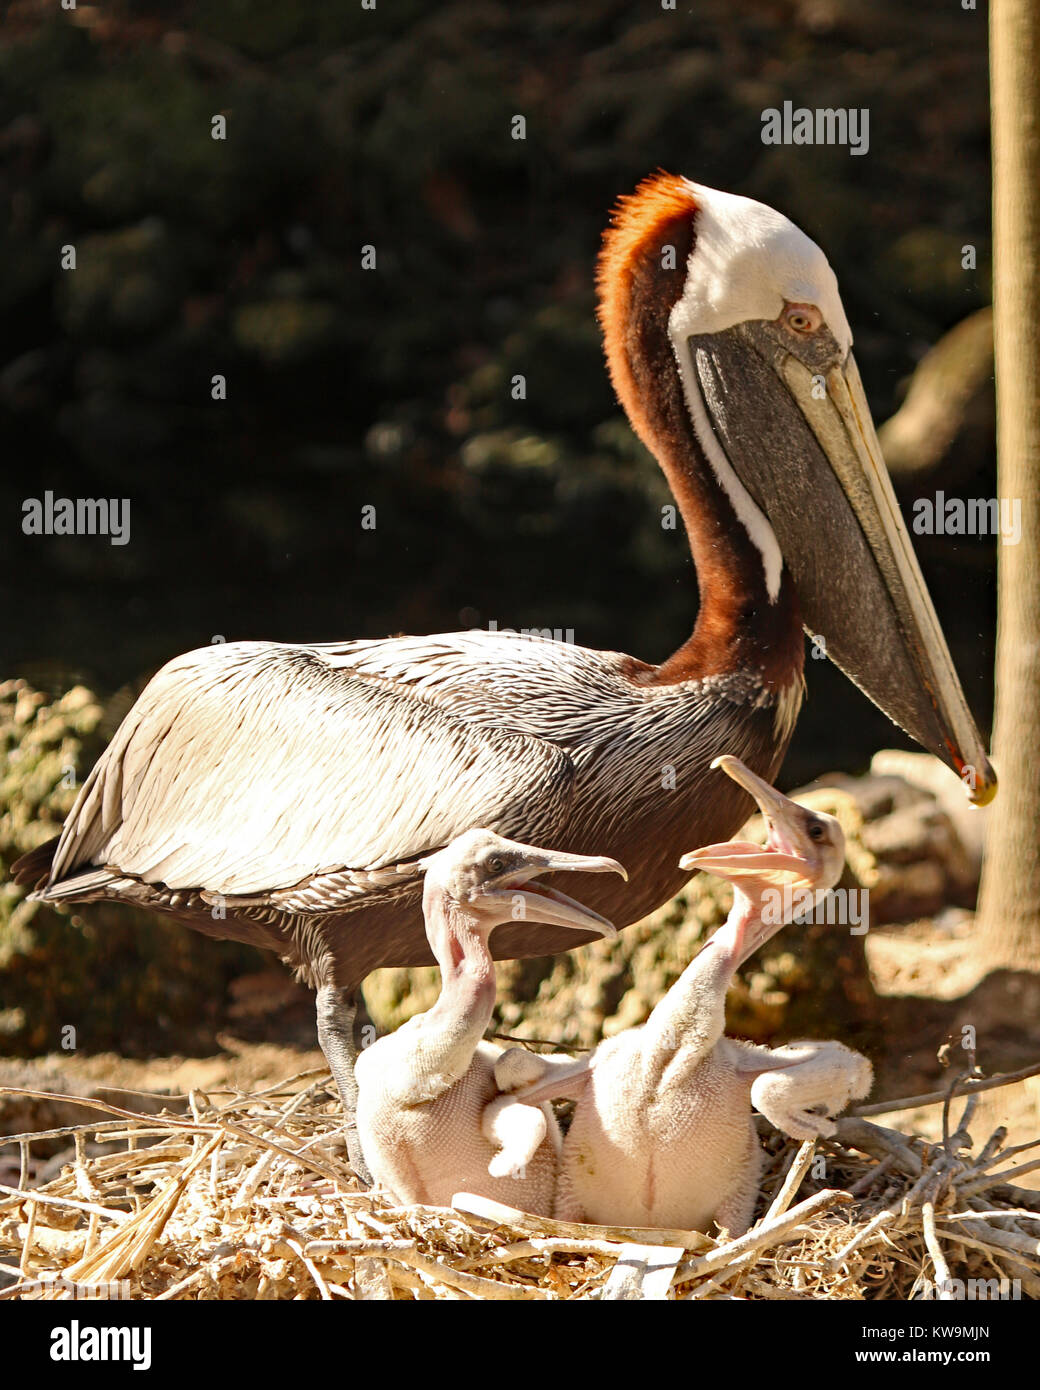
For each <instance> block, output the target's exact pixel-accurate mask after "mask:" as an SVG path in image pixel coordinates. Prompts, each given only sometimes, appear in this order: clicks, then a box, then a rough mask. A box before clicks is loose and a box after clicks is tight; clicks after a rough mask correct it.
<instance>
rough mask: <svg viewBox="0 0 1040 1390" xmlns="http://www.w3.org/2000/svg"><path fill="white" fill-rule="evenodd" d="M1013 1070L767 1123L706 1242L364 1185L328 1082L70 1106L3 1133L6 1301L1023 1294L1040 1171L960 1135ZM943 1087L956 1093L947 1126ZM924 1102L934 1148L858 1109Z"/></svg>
mask: <svg viewBox="0 0 1040 1390" xmlns="http://www.w3.org/2000/svg"><path fill="white" fill-rule="evenodd" d="M1038 1071H1040V1067H1033V1068H1027V1069H1025V1073H1016V1077H1017V1076H1020V1075H1022V1074H1026V1073H1028V1074H1035V1073H1037V1072H1038ZM1011 1079H1015V1078H1011V1077H1003V1078H996V1079H993V1080H990V1081H979V1080H974V1079H972V1078H970V1077H967V1076H966V1074H962V1076H961V1077H959V1078H955V1079H954V1083H953V1084H952V1085H951V1086H950V1087H949V1089H948V1093H947V1094H946V1095H945V1096H942V1095H938V1094H936V1095H932V1096H926V1097H912V1098H909V1099H908V1100H904V1101H901V1102H893V1103H892V1104H890V1105H880V1106H879V1105H874V1106H863V1107H860V1113H859V1114H855V1115H852V1116H848V1117H846V1118H844V1119H842V1120H841V1121H840V1122H839V1126H838V1133H837V1136H836V1137H835V1139H833V1140H818V1141H813V1142H809V1143H805V1144H802V1145H800V1146H799V1145H796V1144H794V1143H792V1142H788V1141H785V1140H784V1138H783V1136H781V1135H779V1134H777V1133H775V1132H774V1131H772V1130H769V1129H768V1127H766V1126H765V1124H764V1122H762V1123H763V1137H764V1142H765V1145H766V1148H767V1150H768V1151H769V1154H770V1163H769V1168H768V1174H767V1177H766V1180H765V1183H764V1186H763V1198H762V1203H761V1205H760V1209H759V1214H758V1219H757V1221H756V1224H755V1225H754V1227H753V1228H752V1230H751V1231H750V1232H749V1233H748V1234H747V1235H745V1236H743V1237H741V1238H740V1239H737V1240H729V1239H727V1238H726V1237H725V1236H723V1238H722V1239H721V1240H719V1241H715V1240H712V1239H710V1238H708V1237H706V1236H703V1235H701V1234H699V1233H698V1232H690V1231H664V1230H643V1229H638V1230H634V1229H620V1228H614V1227H603V1226H585V1225H573V1224H568V1223H566V1222H559V1221H552V1220H548V1219H546V1218H542V1217H533V1216H528V1215H526V1214H524V1213H522V1212H519V1211H516V1210H514V1209H512V1208H509V1207H503V1206H500V1205H498V1204H497V1203H491V1202H488V1201H487V1200H484V1199H481V1198H477V1197H473V1196H469V1195H466V1194H460V1195H459V1196H458V1197H457V1198H456V1201H455V1204H454V1206H453V1207H452V1208H435V1207H423V1206H409V1207H401V1206H397V1205H395V1204H394V1203H393V1202H392V1201H390V1200H389V1199H388V1198H387V1197H386V1196H385V1195H384V1194H382V1193H378V1192H366V1191H360V1190H359V1188H358V1185H357V1183H356V1181H355V1180H354V1178H353V1175H352V1174H351V1172H350V1169H349V1168H348V1166H347V1163H346V1159H345V1154H344V1149H343V1144H342V1140H341V1137H340V1134H339V1132H338V1129H337V1113H336V1108H335V1107H334V1106H332V1105H331V1104H330V1101H329V1098H328V1095H327V1093H326V1087H327V1084H328V1078H327V1074H321V1073H317V1072H309V1073H303V1074H300V1075H298V1076H296V1077H292V1078H290V1079H289V1080H287V1081H285V1082H283V1083H280V1084H279V1085H277V1086H273V1087H270V1088H267V1089H265V1090H259V1091H256V1092H254V1093H250V1094H242V1093H234V1094H232V1093H228V1092H223V1093H220V1095H219V1096H218V1095H217V1094H216V1093H214V1095H213V1096H208V1095H204V1094H202V1093H200V1092H194V1093H193V1094H192V1095H191V1096H190V1097H185V1098H183V1099H184V1100H185V1101H186V1104H185V1105H184V1106H183V1108H182V1110H181V1113H172V1112H170V1111H164V1112H163V1113H162V1114H160V1115H158V1116H157V1115H154V1114H144V1113H138V1112H136V1111H134V1110H131V1109H123V1108H121V1107H119V1106H115V1105H109V1104H106V1103H105V1102H103V1101H100V1100H96V1099H87V1100H81V1101H79V1103H81V1104H83V1105H84V1106H86V1107H88V1111H85V1114H86V1113H88V1112H89V1110H93V1111H95V1112H100V1114H99V1115H97V1117H92V1118H91V1119H90V1121H89V1122H88V1123H84V1124H82V1125H76V1126H66V1127H63V1128H60V1129H52V1130H43V1131H38V1132H33V1133H27V1134H20V1135H13V1136H10V1137H8V1138H5V1139H2V1140H0V1164H4V1163H6V1164H7V1166H8V1169H9V1171H6V1172H5V1173H4V1176H5V1177H7V1178H9V1179H11V1181H9V1182H7V1183H4V1184H0V1282H2V1283H3V1284H4V1285H6V1287H4V1288H3V1292H0V1298H7V1299H12V1298H14V1299H18V1298H23V1299H24V1298H42V1299H68V1298H83V1297H91V1296H93V1297H97V1296H102V1297H128V1298H146V1299H337V1298H351V1299H352V1298H365V1299H373V1298H375V1299H534V1300H542V1299H571V1298H584V1299H591V1298H658V1299H660V1298H677V1299H681V1298H708V1299H712V1298H741V1299H751V1300H755V1299H778V1298H779V1299H805V1298H817V1299H818V1298H832V1299H852V1300H862V1299H874V1298H880V1299H908V1298H921V1297H939V1296H941V1293H940V1290H941V1291H942V1294H945V1296H946V1297H956V1296H964V1291H963V1288H962V1289H961V1290H960V1292H959V1294H958V1286H957V1284H956V1283H955V1282H952V1283H951V1282H950V1281H957V1280H960V1281H964V1283H965V1284H967V1281H969V1280H986V1281H993V1280H1005V1279H1006V1280H1008V1281H1014V1280H1018V1281H1020V1283H1019V1285H1018V1286H1017V1289H1018V1290H1020V1292H1019V1293H1018V1294H1017V1296H1021V1297H1024V1298H1036V1297H1037V1296H1040V1193H1038V1192H1033V1191H1027V1190H1025V1189H1023V1188H1017V1187H1014V1186H1012V1185H1011V1183H1010V1181H1009V1180H1011V1179H1014V1178H1016V1177H1018V1176H1020V1175H1021V1174H1023V1173H1024V1172H1025V1171H1027V1170H1028V1169H1030V1168H1037V1167H1040V1160H1034V1161H1032V1162H1025V1163H1019V1164H1017V1165H1016V1164H1015V1163H1014V1160H1015V1157H1016V1156H1017V1154H1018V1153H1019V1152H1020V1151H1021V1150H1022V1149H1026V1148H1033V1147H1036V1145H1019V1146H1017V1148H1012V1149H1004V1148H1003V1143H1004V1137H1005V1136H1004V1132H1003V1131H1002V1130H998V1131H997V1132H996V1133H995V1134H994V1135H992V1136H991V1137H990V1138H989V1139H988V1140H987V1141H986V1142H985V1143H984V1144H983V1145H982V1147H981V1148H980V1149H978V1150H977V1151H975V1152H973V1150H974V1148H975V1146H974V1145H973V1144H972V1141H971V1139H970V1137H969V1135H968V1124H969V1122H970V1119H971V1112H972V1110H973V1107H974V1105H975V1099H974V1095H973V1094H970V1093H972V1092H975V1091H978V1090H983V1089H989V1088H990V1087H992V1086H994V1085H1000V1084H1006V1083H1007V1082H1008V1081H1009V1080H1011ZM955 1090H956V1091H957V1093H958V1094H967V1095H968V1099H967V1104H966V1106H965V1112H964V1114H963V1116H962V1118H961V1120H960V1123H959V1124H958V1125H957V1127H956V1128H955V1129H954V1128H953V1127H952V1122H951V1121H950V1118H949V1116H950V1108H951V1104H950V1102H951V1098H952V1095H953V1093H954V1091H955ZM7 1093H9V1094H10V1093H13V1088H7ZM19 1093H20V1094H22V1095H23V1096H32V1095H35V1096H38V1097H41V1098H49V1093H45V1092H31V1091H21V1092H19ZM62 1099H63V1100H65V1101H71V1100H74V1099H75V1098H73V1097H63V1098H62ZM170 1099H171V1103H172V1102H173V1098H170ZM937 1101H943V1102H944V1105H943V1119H944V1124H943V1131H944V1133H943V1139H942V1140H941V1141H940V1142H934V1143H931V1142H928V1141H925V1140H923V1139H921V1138H919V1137H913V1136H907V1135H904V1134H902V1133H899V1132H897V1131H895V1130H893V1129H887V1128H882V1127H881V1126H879V1125H877V1124H875V1123H874V1122H873V1121H872V1120H868V1119H866V1118H864V1115H865V1113H879V1112H882V1111H885V1110H894V1109H896V1108H897V1106H899V1107H902V1106H906V1105H920V1104H926V1103H930V1102H937ZM1036 1144H1040V1140H1038V1141H1036ZM55 1145H57V1147H58V1153H57V1154H56V1155H55V1156H53V1157H51V1158H50V1159H49V1160H46V1159H41V1158H40V1157H39V1155H40V1154H41V1152H43V1151H46V1150H47V1149H48V1148H49V1149H50V1150H51V1152H52V1154H53V1153H54V1148H55ZM1009 1165H1011V1166H1009ZM55 1173H56V1174H57V1175H56V1176H52V1175H53V1174H55ZM987 1288H989V1289H992V1290H994V1292H992V1293H990V1294H989V1296H991V1297H992V1296H997V1295H996V1293H995V1290H996V1288H997V1285H995V1284H991V1283H987ZM1003 1288H1004V1289H1005V1290H1007V1291H1006V1292H1004V1293H1003V1296H1004V1297H1009V1296H1016V1286H1015V1285H1014V1283H1009V1284H1008V1285H1005V1286H1003ZM968 1296H969V1297H970V1296H972V1295H971V1294H970V1293H969V1295H968ZM976 1296H978V1295H976ZM981 1296H986V1295H985V1293H983V1294H982V1295H981Z"/></svg>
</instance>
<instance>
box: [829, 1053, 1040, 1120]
mask: <svg viewBox="0 0 1040 1390" xmlns="http://www.w3.org/2000/svg"><path fill="white" fill-rule="evenodd" d="M1030 1076H1040V1062H1034V1063H1033V1064H1032V1065H1031V1066H1028V1067H1022V1068H1021V1070H1020V1071H1009V1072H1004V1073H1002V1074H1001V1075H1000V1076H990V1077H988V1078H986V1079H985V1080H983V1081H965V1082H964V1083H963V1084H962V1085H959V1086H958V1087H957V1088H956V1091H955V1094H956V1095H959V1096H968V1095H975V1094H977V1093H978V1092H980V1091H992V1090H995V1089H996V1088H997V1087H998V1086H1011V1085H1013V1084H1014V1083H1015V1082H1016V1081H1025V1080H1026V1078H1027V1077H1030ZM946 1094H947V1093H946V1091H945V1090H942V1091H928V1092H927V1093H926V1094H925V1095H923V1096H903V1097H902V1098H901V1099H899V1100H879V1101H874V1102H873V1103H872V1104H870V1105H857V1106H856V1107H855V1108H854V1109H852V1110H850V1111H849V1115H850V1116H862V1115H888V1114H891V1112H892V1111H893V1110H916V1109H917V1107H918V1106H920V1105H938V1104H939V1102H940V1101H944V1100H945V1099H946Z"/></svg>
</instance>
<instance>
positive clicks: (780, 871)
mask: <svg viewBox="0 0 1040 1390" xmlns="http://www.w3.org/2000/svg"><path fill="white" fill-rule="evenodd" d="M712 767H717V768H721V769H722V771H723V772H725V773H726V774H727V775H728V776H729V777H732V778H733V780H734V782H737V783H738V784H739V785H740V786H742V787H743V788H744V789H745V791H747V792H750V794H751V795H752V796H753V797H754V798H755V801H756V802H757V803H758V809H759V810H760V811H761V812H762V815H763V816H764V817H765V822H766V825H767V827H768V831H769V833H768V835H767V837H766V842H765V845H764V846H762V845H753V844H750V843H747V842H745V841H742V840H730V841H728V842H727V843H726V844H721V845H705V846H704V847H703V848H702V849H695V850H693V851H692V853H690V854H684V855H683V857H682V859H680V860H679V867H680V868H682V869H688V870H691V871H692V870H694V869H701V870H703V871H704V872H706V873H711V874H716V875H717V876H718V877H719V878H726V879H729V880H730V881H731V882H732V883H733V884H734V885H735V886H737V887H740V888H741V889H742V890H743V891H744V892H745V893H746V894H748V895H749V896H750V894H751V892H752V891H753V888H754V887H757V886H761V887H776V886H779V885H784V884H786V885H789V886H790V887H791V888H792V889H797V890H802V889H805V890H808V891H809V892H813V893H817V892H822V891H825V890H826V889H828V888H833V887H834V885H835V884H836V883H837V882H838V879H839V878H841V873H842V869H843V868H844V866H845V835H844V832H843V831H842V828H841V826H840V825H839V824H838V821H837V820H836V819H835V818H834V816H828V815H825V814H824V813H823V812H821V811H810V810H809V809H808V808H807V807H805V806H799V805H798V803H797V802H796V801H792V800H791V799H790V797H787V796H783V795H782V794H781V793H780V792H778V791H776V790H775V788H773V787H771V786H770V785H769V783H768V782H765V781H763V780H762V778H761V777H758V776H756V774H755V773H753V772H752V771H751V769H750V768H748V767H745V766H744V764H743V763H742V762H741V761H740V759H739V758H734V757H732V756H731V755H729V754H724V755H723V756H722V757H720V758H716V759H715V761H714V762H713V763H712Z"/></svg>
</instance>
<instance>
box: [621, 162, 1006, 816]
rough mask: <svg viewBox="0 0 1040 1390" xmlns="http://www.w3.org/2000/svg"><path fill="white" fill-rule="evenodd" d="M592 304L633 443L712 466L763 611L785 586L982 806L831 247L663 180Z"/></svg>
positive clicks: (811, 623)
mask: <svg viewBox="0 0 1040 1390" xmlns="http://www.w3.org/2000/svg"><path fill="white" fill-rule="evenodd" d="M599 294H600V306H599V307H600V319H601V322H602V325H603V331H604V339H605V345H606V350H607V359H608V363H609V365H610V371H611V376H612V379H613V381H614V386H615V389H616V390H617V393H618V396H619V398H620V400H621V402H622V404H623V405H624V407H625V409H626V411H627V413H628V415H629V418H630V419H631V421H632V423H633V426H634V428H635V429H636V431H637V433H639V434H640V435H641V437H642V438H643V440H644V442H645V443H646V444H647V445H648V447H650V449H651V450H652V451H653V452H655V453H656V454H657V456H658V457H659V458H660V457H662V455H665V456H667V455H668V454H669V453H670V454H671V455H672V457H673V458H676V459H678V460H679V464H678V470H679V472H680V473H681V472H682V470H683V469H684V468H686V467H689V466H692V464H693V462H694V460H695V457H696V456H697V455H700V456H701V457H702V459H703V461H704V462H705V463H706V465H707V467H708V468H709V469H710V471H711V473H712V474H713V475H714V479H715V481H716V483H717V484H718V486H719V487H721V489H722V490H723V491H724V493H725V494H726V496H727V498H728V499H729V502H730V505H731V506H732V509H733V512H734V513H735V516H736V521H737V525H738V529H739V530H740V531H741V532H742V533H743V536H742V538H741V541H740V543H741V546H742V549H743V550H744V551H745V552H746V553H747V554H748V555H750V556H751V557H753V562H754V563H756V564H757V565H760V566H761V576H762V581H763V586H762V587H763V588H764V591H765V595H766V597H767V601H768V602H769V603H770V604H776V603H777V602H778V600H779V598H780V595H781V581H782V578H783V572H784V571H785V570H786V571H787V572H788V573H789V574H790V577H791V579H792V581H793V584H794V589H795V591H796V594H797V599H798V605H799V609H800V614H801V618H802V621H803V623H804V626H805V628H806V629H807V631H808V632H809V633H810V634H811V635H812V636H813V638H814V640H815V641H816V642H817V643H819V644H820V646H821V647H822V648H823V649H825V653H826V655H827V656H828V657H830V659H831V660H832V661H833V662H834V663H835V664H836V665H837V666H839V667H840V668H841V669H842V670H843V671H844V672H845V674H846V675H847V676H848V677H849V678H850V679H851V680H852V681H853V682H854V683H855V684H856V685H858V686H859V687H860V689H861V690H863V691H864V693H865V694H866V695H867V696H869V698H870V699H871V700H873V701H874V703H875V704H876V705H878V706H879V707H880V708H881V709H882V710H883V711H884V712H885V713H886V714H887V715H888V716H889V718H890V719H892V720H893V721H894V722H895V723H897V724H899V725H900V726H901V727H902V728H903V729H905V730H906V731H907V733H909V734H910V735H911V736H912V737H913V738H915V739H916V740H917V741H918V743H920V744H921V745H922V746H923V747H925V748H927V749H929V750H930V751H931V752H933V753H935V754H936V755H937V756H938V757H939V758H941V759H942V760H943V761H944V762H945V763H946V764H947V765H948V766H950V767H952V768H953V769H954V770H955V771H956V772H957V773H958V775H959V776H961V777H962V780H963V781H964V783H965V786H966V788H967V791H968V795H969V797H970V799H971V800H973V801H974V802H976V803H978V804H984V803H985V802H987V801H989V800H990V799H991V798H992V796H993V795H994V794H995V791H996V776H995V774H994V772H993V768H992V767H991V765H990V763H989V760H988V758H987V756H986V751H985V746H984V744H983V743H982V740H981V738H980V736H979V733H978V730H977V729H976V727H975V724H974V721H973V719H972V716H971V713H970V711H969V709H968V706H967V703H966V701H965V698H964V693H963V691H962V690H961V686H960V683H959V681H958V679H957V675H956V673H955V671H954V668H953V663H952V661H951V659H950V654H949V651H948V649H947V646H946V642H945V639H944V638H943V634H942V631H941V629H940V626H939V621H938V618H937V616H936V613H935V610H934V608H933V607H932V603H931V600H930V598H929V596H928V592H927V590H926V588H925V584H924V580H923V578H922V576H921V571H920V568H919V567H918V564H917V560H916V558H915V556H914V552H913V548H912V546H911V544H910V538H909V536H908V534H907V531H906V527H905V526H904V524H903V520H902V517H901V515H900V511H899V505H898V502H897V501H896V497H895V494H894V492H893V490H892V484H891V482H890V480H889V476H888V472H887V469H886V467H885V463H884V459H883V457H882V454H881V448H880V446H879V444H878V440H877V435H876V433H875V430H874V424H873V421H872V419H871V414H870V408H869V406H868V404H867V400H866V396H865V394H864V391H863V385H862V382H861V381H860V376H859V372H858V370H857V367H856V361H855V358H854V356H853V353H852V331H851V329H850V327H849V323H848V319H847V318H846V316H845V310H844V308H843V307H842V302H841V296H840V294H839V292H838V282H837V280H836V278H835V275H834V272H833V270H832V269H831V267H830V265H829V264H828V262H827V258H826V256H825V255H824V254H823V252H822V251H821V250H820V248H819V247H818V246H817V245H816V243H815V242H813V241H812V240H811V239H810V238H809V237H808V236H806V234H805V233H804V232H803V231H801V230H800V229H799V228H798V227H796V226H795V225H794V223H793V222H791V221H790V220H789V219H788V218H787V217H785V216H784V215H783V214H782V213H780V212H777V211H776V210H775V209H773V208H770V207H766V206H765V205H764V204H762V203H758V202H754V201H753V200H751V199H750V198H742V197H738V196H736V195H735V194H732V193H724V192H720V191H719V190H718V189H713V188H706V187H704V185H702V184H698V183H691V182H690V181H689V180H688V179H684V178H679V177H677V176H675V175H672V174H666V173H660V174H658V175H655V176H654V177H652V178H650V179H647V180H646V181H645V182H644V183H643V184H641V185H640V187H639V188H638V189H637V190H636V192H635V193H634V194H632V195H631V196H630V197H628V198H623V199H622V200H621V202H620V204H619V207H618V209H617V211H616V213H615V218H614V225H613V227H612V228H611V229H610V230H609V231H608V233H607V235H606V237H605V239H604V248H603V253H602V256H601V260H600V271H599ZM665 340H667V344H666V350H665V351H664V352H662V344H663V343H664V342H665ZM669 348H670V351H667V349H669ZM669 357H670V358H671V359H672V363H673V364H674V368H675V369H676V370H675V373H674V374H671V368H670V366H669V362H668V358H669ZM685 517H686V512H684V518H685ZM687 524H688V525H689V522H688V523H687Z"/></svg>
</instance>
